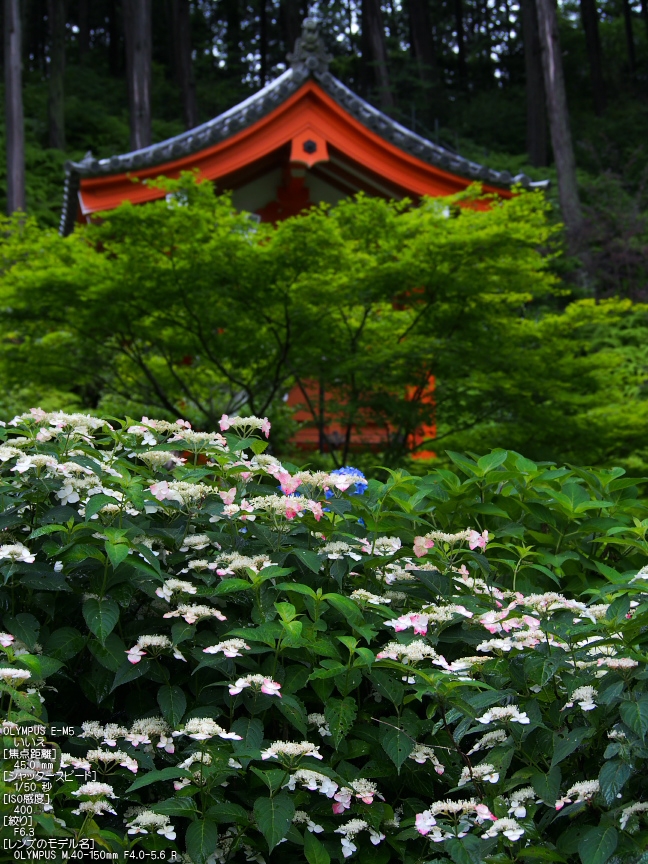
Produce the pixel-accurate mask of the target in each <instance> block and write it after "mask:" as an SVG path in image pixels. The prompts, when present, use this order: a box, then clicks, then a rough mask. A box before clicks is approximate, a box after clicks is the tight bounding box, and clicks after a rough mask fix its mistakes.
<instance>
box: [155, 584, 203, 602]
mask: <svg viewBox="0 0 648 864" xmlns="http://www.w3.org/2000/svg"><path fill="white" fill-rule="evenodd" d="M197 590H198V589H197V588H196V587H195V585H192V584H191V582H184V581H183V580H182V579H167V580H166V582H165V583H164V585H162V586H160V587H159V588H156V589H155V593H156V594H157V596H158V597H160V598H161V599H162V600H166V601H167V602H169V603H170V602H171V598H172V596H173V595H174V594H195V593H196V591H197Z"/></svg>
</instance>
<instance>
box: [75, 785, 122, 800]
mask: <svg viewBox="0 0 648 864" xmlns="http://www.w3.org/2000/svg"><path fill="white" fill-rule="evenodd" d="M70 794H72V795H76V796H79V795H87V796H88V797H89V798H117V795H115V790H114V789H113V787H112V786H111V785H110V783H98V782H91V783H84V784H83V785H82V786H79V788H78V789H75V790H74V791H73V792H72V793H70Z"/></svg>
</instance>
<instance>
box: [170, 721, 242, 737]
mask: <svg viewBox="0 0 648 864" xmlns="http://www.w3.org/2000/svg"><path fill="white" fill-rule="evenodd" d="M171 734H172V736H173V737H174V738H175V737H177V736H178V735H188V736H189V738H193V739H194V740H195V741H206V740H207V739H208V738H213V737H214V736H216V735H217V736H218V737H219V738H231V739H232V740H233V741H242V740H243V739H242V738H241V736H240V735H237V734H236V732H226V731H225V730H224V729H223V727H222V726H219V725H218V723H216V722H215V721H214V720H212V719H211V717H192V718H191V719H190V720H187V722H186V723H185V724H184V726H182V727H181V728H180V729H178V730H177V731H176V732H172V733H171Z"/></svg>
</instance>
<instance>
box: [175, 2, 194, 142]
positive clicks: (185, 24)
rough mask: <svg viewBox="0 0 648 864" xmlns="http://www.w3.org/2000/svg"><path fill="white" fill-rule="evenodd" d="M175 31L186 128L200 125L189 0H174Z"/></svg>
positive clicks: (177, 63) (176, 56)
mask: <svg viewBox="0 0 648 864" xmlns="http://www.w3.org/2000/svg"><path fill="white" fill-rule="evenodd" d="M172 10H173V33H174V46H175V65H176V70H177V75H178V81H179V83H180V90H181V92H182V114H183V118H184V123H185V128H186V129H193V128H194V126H197V125H198V110H197V107H196V81H195V78H194V71H193V63H192V59H191V6H190V5H189V0H173V7H172Z"/></svg>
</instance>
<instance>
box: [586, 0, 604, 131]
mask: <svg viewBox="0 0 648 864" xmlns="http://www.w3.org/2000/svg"><path fill="white" fill-rule="evenodd" d="M580 12H581V21H582V22H583V30H584V31H585V44H586V45H587V59H588V61H589V68H590V80H591V82H592V96H593V100H594V111H595V112H596V114H598V116H599V117H600V116H601V114H603V112H604V111H605V104H606V99H605V82H604V80H603V54H602V52H601V40H600V38H599V19H598V10H597V8H596V0H580Z"/></svg>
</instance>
